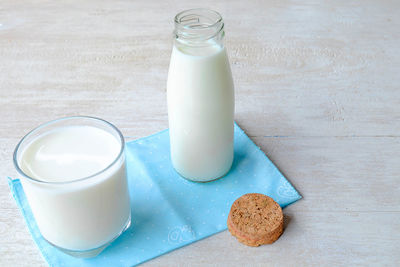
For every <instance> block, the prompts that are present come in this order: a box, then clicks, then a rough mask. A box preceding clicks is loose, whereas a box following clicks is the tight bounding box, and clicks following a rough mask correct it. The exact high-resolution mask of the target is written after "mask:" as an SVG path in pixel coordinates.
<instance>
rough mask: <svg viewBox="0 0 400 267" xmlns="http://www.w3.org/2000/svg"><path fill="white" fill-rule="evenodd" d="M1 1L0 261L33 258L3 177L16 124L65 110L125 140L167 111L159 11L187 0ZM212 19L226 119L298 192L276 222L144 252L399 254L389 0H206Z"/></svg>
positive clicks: (376, 258)
mask: <svg viewBox="0 0 400 267" xmlns="http://www.w3.org/2000/svg"><path fill="white" fill-rule="evenodd" d="M81 2H82V1H57V2H55V1H34V2H28V1H11V0H3V1H1V3H0V177H1V178H0V266H45V262H44V261H43V259H42V258H41V256H40V253H39V251H38V250H37V248H36V247H35V245H34V243H33V241H32V239H31V237H30V235H29V233H28V231H27V228H26V226H25V224H24V222H23V219H22V216H21V214H20V213H19V210H18V209H17V207H16V204H15V202H14V200H13V199H12V197H11V194H10V191H9V189H8V185H7V181H6V179H5V178H6V177H7V176H12V177H17V174H16V171H15V170H14V167H13V165H12V152H13V149H14V147H15V145H16V143H17V142H18V140H19V138H21V137H22V136H23V135H24V134H25V133H26V132H27V131H29V130H30V129H32V128H33V127H35V126H37V125H38V124H40V123H42V122H45V121H48V120H51V119H55V118H58V117H62V116H69V115H77V114H82V115H92V116H98V117H102V118H104V119H106V120H109V121H111V122H113V123H115V124H116V125H117V126H118V127H119V128H120V129H121V130H122V131H123V133H124V134H125V136H127V138H128V139H129V140H131V139H133V138H139V137H143V136H146V135H149V134H151V133H154V132H156V131H159V130H162V129H165V128H166V127H167V124H168V123H167V112H166V100H165V97H166V96H165V86H166V77H167V69H168V62H169V53H170V49H171V31H172V28H173V24H172V18H173V16H174V15H175V14H176V13H177V12H178V11H180V10H183V9H186V8H192V7H198V6H199V4H198V2H197V1H194V0H190V1H186V2H181V1H173V0H167V1H143V0H139V1H94V0H89V1H85V2H84V3H81ZM201 5H202V6H205V7H210V8H213V9H216V10H218V11H220V12H221V13H222V15H223V17H224V18H225V22H226V45H227V48H228V51H229V55H230V60H231V65H232V71H233V74H234V79H235V85H236V119H237V121H238V123H239V124H240V125H241V126H242V127H243V128H244V129H245V130H246V132H247V133H248V134H249V135H250V136H252V137H253V140H254V141H255V142H256V144H257V145H259V146H260V147H261V148H262V149H263V150H264V151H265V152H266V153H267V154H268V156H269V157H270V158H271V160H273V161H274V162H275V163H276V165H277V166H278V167H279V168H280V169H281V170H282V172H283V173H284V174H285V175H286V176H287V177H288V178H289V180H290V181H291V182H292V183H293V184H294V185H295V186H296V188H297V189H299V191H300V192H301V193H302V195H303V196H304V199H303V200H301V201H299V202H298V203H296V204H294V205H292V206H290V207H288V208H286V209H285V210H284V213H285V214H286V215H287V216H288V218H289V219H288V220H287V221H288V223H287V228H286V230H285V233H284V235H283V236H282V237H281V238H280V239H279V240H278V242H276V243H275V244H273V245H269V246H262V247H260V248H248V247H245V246H242V245H241V244H239V243H237V242H236V240H235V239H234V238H233V237H231V236H230V234H229V233H228V232H224V233H221V234H218V235H215V236H213V237H211V238H207V239H205V240H202V241H200V242H197V243H195V244H192V245H190V246H187V247H185V248H182V249H179V250H177V251H174V252H172V253H169V254H167V255H164V256H161V257H159V258H157V259H154V260H152V261H150V262H148V263H146V264H144V265H147V266H159V265H163V266H176V265H190V266H199V265H218V266H225V265H230V266H242V265H244V264H248V265H268V266H269V265H271V266H287V265H308V266H309V265H314V266H321V265H329V266H337V265H376V266H381V265H389V266H396V265H397V264H398V263H399V262H400V257H399V255H400V224H399V222H400V185H399V176H400V164H399V160H400V135H399V132H400V93H399V85H400V75H399V70H398V69H399V66H400V52H399V47H400V13H399V10H400V2H398V1H372V0H367V1H344V0H339V1H328V2H321V1H316V0H314V1H313V0H306V1H289V0H284V1H238V0H235V1H218V2H217V1H210V0H205V1H202V2H201Z"/></svg>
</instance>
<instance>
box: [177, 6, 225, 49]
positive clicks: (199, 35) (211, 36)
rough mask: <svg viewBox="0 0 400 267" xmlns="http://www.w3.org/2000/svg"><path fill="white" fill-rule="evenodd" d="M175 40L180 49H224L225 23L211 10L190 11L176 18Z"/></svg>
mask: <svg viewBox="0 0 400 267" xmlns="http://www.w3.org/2000/svg"><path fill="white" fill-rule="evenodd" d="M174 21H175V30H174V40H175V42H174V43H175V45H176V46H178V47H191V48H197V49H201V48H202V47H204V48H207V47H210V46H220V47H223V38H224V35H225V32H224V22H223V20H222V17H221V15H220V14H219V13H218V12H216V11H213V10H210V9H201V8H199V9H190V10H186V11H183V12H181V13H179V14H178V15H176V16H175V20H174Z"/></svg>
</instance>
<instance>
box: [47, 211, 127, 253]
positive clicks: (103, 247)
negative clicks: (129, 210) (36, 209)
mask: <svg viewBox="0 0 400 267" xmlns="http://www.w3.org/2000/svg"><path fill="white" fill-rule="evenodd" d="M130 226H131V215H129V218H128V221H127V222H126V224H125V226H124V228H123V229H122V230H121V232H119V233H118V234H117V235H116V236H115V237H114V238H113V239H111V240H110V241H109V242H107V243H106V244H104V245H102V246H101V247H98V248H94V249H89V250H70V249H65V248H62V247H59V246H56V245H54V244H53V243H51V242H50V241H48V240H47V239H45V240H46V241H47V242H48V243H49V244H50V245H52V246H53V247H55V248H57V249H58V250H60V251H62V252H64V253H65V254H68V255H70V256H72V257H75V258H93V257H96V256H97V255H99V254H100V253H101V252H102V251H103V250H104V249H105V248H106V247H108V246H109V245H110V244H111V243H112V242H113V241H114V240H115V239H117V238H118V237H119V236H120V235H121V234H122V233H123V232H125V231H126V230H127V229H128V228H129V227H130Z"/></svg>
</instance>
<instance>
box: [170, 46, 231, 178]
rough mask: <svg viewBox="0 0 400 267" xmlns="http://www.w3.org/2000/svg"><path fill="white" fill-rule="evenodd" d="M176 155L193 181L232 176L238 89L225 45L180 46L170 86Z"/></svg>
mask: <svg viewBox="0 0 400 267" xmlns="http://www.w3.org/2000/svg"><path fill="white" fill-rule="evenodd" d="M167 92H168V93H167V95H168V119H169V134H170V144H171V159H172V164H173V166H174V168H175V169H176V171H177V172H178V173H179V174H181V175H182V176H183V177H185V178H187V179H190V180H193V181H210V180H213V179H216V178H219V177H221V176H223V175H224V174H226V173H227V172H228V171H229V169H230V167H231V165H232V160H233V115H234V91H233V81H232V75H231V70H230V67H229V62H228V58H227V54H226V50H225V48H224V47H223V46H222V45H218V44H211V45H208V46H205V47H200V48H191V47H189V46H179V45H177V44H175V45H174V47H173V50H172V55H171V62H170V67H169V74H168V84H167Z"/></svg>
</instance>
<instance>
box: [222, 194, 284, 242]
mask: <svg viewBox="0 0 400 267" xmlns="http://www.w3.org/2000/svg"><path fill="white" fill-rule="evenodd" d="M227 224H228V230H229V232H230V233H231V234H232V235H233V236H235V237H236V238H237V239H238V241H239V242H241V243H243V244H245V245H247V246H252V247H258V246H260V245H263V244H271V243H273V242H275V241H276V240H277V239H278V238H279V236H280V235H281V234H282V232H283V213H282V209H281V207H280V206H279V204H278V203H276V202H275V201H274V200H273V199H272V198H270V197H268V196H266V195H263V194H258V193H251V194H245V195H243V196H241V197H240V198H238V199H236V200H235V202H234V203H233V204H232V207H231V210H230V212H229V216H228V221H227Z"/></svg>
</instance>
